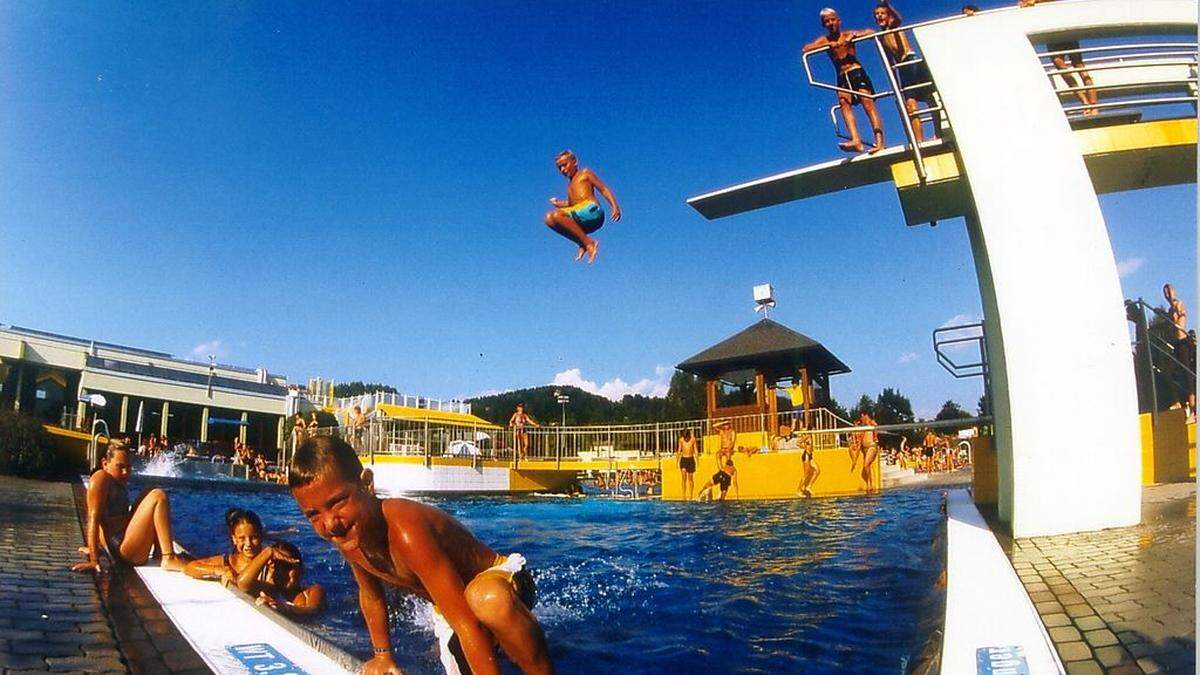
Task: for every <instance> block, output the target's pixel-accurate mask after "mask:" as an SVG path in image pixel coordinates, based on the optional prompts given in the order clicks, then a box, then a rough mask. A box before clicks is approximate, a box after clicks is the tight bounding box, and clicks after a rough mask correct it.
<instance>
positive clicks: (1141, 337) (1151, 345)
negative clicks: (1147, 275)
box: [1125, 298, 1196, 413]
mask: <svg viewBox="0 0 1200 675" xmlns="http://www.w3.org/2000/svg"><path fill="white" fill-rule="evenodd" d="M1125 306H1126V317H1127V318H1128V319H1129V320H1130V322H1132V323H1133V324H1134V326H1135V336H1134V340H1133V345H1134V347H1135V350H1136V348H1138V347H1144V348H1145V350H1144V352H1142V353H1141V354H1139V355H1138V359H1145V362H1144V363H1143V362H1141V361H1136V362H1135V363H1136V364H1137V368H1138V369H1141V370H1142V372H1143V373H1144V375H1142V376H1140V377H1139V381H1141V377H1145V378H1146V380H1145V381H1146V382H1147V384H1148V391H1147V392H1146V395H1147V398H1148V400H1147V401H1146V404H1147V406H1148V407H1149V409H1150V412H1151V413H1157V412H1158V408H1159V401H1158V383H1159V382H1165V383H1166V384H1167V385H1168V387H1169V389H1170V390H1172V391H1173V392H1174V394H1175V396H1176V398H1177V399H1178V400H1179V401H1184V400H1186V399H1187V397H1188V394H1190V393H1193V392H1195V387H1196V371H1195V368H1194V365H1193V364H1194V361H1193V363H1184V362H1183V361H1181V360H1180V359H1179V353H1178V351H1177V350H1176V345H1175V344H1171V343H1170V342H1168V341H1166V340H1165V339H1163V338H1162V337H1161V336H1158V335H1155V334H1153V333H1151V332H1150V322H1149V321H1147V320H1146V315H1147V311H1149V313H1150V314H1151V315H1153V316H1157V317H1159V318H1161V319H1163V320H1164V321H1166V322H1167V323H1168V324H1169V325H1170V326H1171V329H1172V330H1177V329H1176V328H1175V322H1174V321H1172V319H1171V316H1170V315H1169V314H1167V313H1166V312H1164V311H1162V310H1160V309H1159V308H1157V307H1155V306H1154V305H1151V304H1150V303H1148V302H1146V301H1145V300H1144V299H1142V298H1138V299H1137V300H1126V301H1125ZM1135 311H1136V312H1137V313H1136V314H1135V313H1134V312H1135ZM1183 342H1184V344H1185V345H1186V346H1187V348H1188V349H1190V350H1191V353H1192V354H1193V355H1194V354H1195V353H1196V338H1195V334H1194V333H1192V332H1189V333H1188V335H1187V337H1186V338H1185V339H1184V340H1183ZM1177 344H1178V343H1177ZM1156 355H1157V356H1159V357H1164V358H1165V361H1164V360H1162V359H1159V360H1158V362H1156V360H1155V356H1156ZM1192 358H1193V359H1194V358H1195V357H1194V356H1193V357H1192ZM1160 365H1162V366H1168V367H1169V368H1170V369H1177V371H1176V373H1175V374H1176V375H1177V376H1178V375H1179V374H1182V375H1183V377H1184V378H1185V379H1186V382H1187V384H1186V385H1183V384H1180V383H1179V382H1178V378H1177V377H1163V378H1162V379H1160V378H1159V375H1160V374H1162V375H1169V374H1170V373H1169V371H1166V372H1165V371H1164V369H1163V368H1162V367H1160ZM1140 387H1141V385H1140V384H1139V388H1140Z"/></svg>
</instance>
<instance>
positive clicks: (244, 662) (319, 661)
mask: <svg viewBox="0 0 1200 675" xmlns="http://www.w3.org/2000/svg"><path fill="white" fill-rule="evenodd" d="M136 569H137V572H138V576H140V577H141V578H142V581H143V582H145V584H146V587H147V588H149V589H150V592H151V593H152V594H154V597H155V599H156V600H158V603H159V605H161V606H162V609H163V611H164V612H166V613H167V616H169V617H170V618H171V621H172V622H173V623H174V624H175V627H176V628H178V629H179V632H180V633H181V634H182V635H183V636H184V637H185V638H186V639H187V641H188V642H189V643H191V645H192V647H193V648H194V649H195V650H196V653H197V654H199V655H200V658H201V659H203V660H204V662H205V663H206V664H207V665H208V667H209V668H211V669H212V671H213V672H214V673H221V674H226V673H228V674H230V675H235V674H236V675H245V674H246V673H260V672H267V673H272V674H273V675H287V674H288V673H297V674H300V673H308V674H309V675H318V674H319V673H346V672H349V671H347V670H346V669H345V668H344V667H343V666H342V665H340V664H339V663H338V662H337V661H335V660H333V659H332V658H331V657H329V656H326V655H325V654H322V653H321V652H319V651H318V650H317V649H315V648H313V647H312V646H311V645H309V644H308V643H306V642H305V641H304V640H303V639H301V638H300V637H299V636H297V635H295V634H293V633H292V632H290V631H288V630H287V629H286V628H284V627H283V626H281V625H279V624H277V623H275V622H274V621H272V620H271V619H270V618H269V617H267V616H265V615H264V613H263V612H265V611H269V610H262V611H260V610H259V609H258V608H257V607H255V606H254V605H252V604H250V603H249V602H247V601H246V600H244V599H242V598H240V597H238V596H237V595H235V594H234V593H233V591H230V590H229V589H226V588H224V587H223V586H221V584H220V583H217V582H215V581H201V580H199V579H192V578H191V577H188V576H187V575H185V574H183V573H181V572H165V571H163V570H161V569H159V568H158V567H155V566H153V563H152V564H151V565H150V566H144V567H138V568H136ZM276 664H279V665H276ZM254 666H259V667H258V668H255V667H254Z"/></svg>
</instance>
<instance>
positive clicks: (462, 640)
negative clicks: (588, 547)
mask: <svg viewBox="0 0 1200 675" xmlns="http://www.w3.org/2000/svg"><path fill="white" fill-rule="evenodd" d="M288 485H289V487H291V490H292V496H293V497H295V498H296V502H297V503H298V504H299V505H300V509H301V511H303V512H304V516H305V517H306V518H308V522H309V523H310V524H312V526H313V529H314V530H316V532H317V534H318V535H320V536H321V537H322V538H323V539H326V540H328V541H330V542H332V543H333V544H334V546H336V547H337V548H338V550H339V551H340V552H341V554H342V556H343V557H344V558H345V559H346V562H348V563H349V564H350V571H351V572H352V573H353V575H354V580H355V581H356V582H357V583H358V604H359V607H360V609H361V610H362V614H363V619H364V620H365V622H366V624H367V632H368V633H369V634H370V637H371V644H372V645H373V646H374V648H375V657H374V658H373V659H371V660H370V661H369V662H368V663H367V665H366V668H365V669H364V670H363V672H364V673H366V674H367V675H376V674H391V673H400V672H401V671H400V669H399V668H398V667H397V666H396V663H395V661H394V660H393V659H392V650H391V644H390V642H389V637H388V606H387V598H386V596H385V595H384V585H385V584H386V585H389V586H393V587H395V588H399V589H401V590H404V591H407V592H409V593H412V594H414V595H416V596H418V597H420V598H424V599H425V600H428V601H430V602H432V603H433V606H434V609H435V612H434V616H435V624H436V625H435V633H436V634H437V636H438V645H439V647H440V648H441V654H442V664H443V665H444V666H445V667H446V672H447V673H452V674H453V673H464V674H465V673H475V674H476V675H494V674H496V673H499V672H500V666H499V663H498V662H497V658H496V643H499V645H500V648H501V649H503V650H504V653H505V654H507V655H508V657H509V658H510V659H512V661H513V662H514V663H515V664H516V665H517V666H518V667H519V668H520V669H521V670H522V671H523V672H525V673H552V672H554V666H553V664H552V663H551V662H550V653H549V649H548V648H547V646H546V638H545V635H544V634H543V633H542V628H541V626H540V625H539V624H538V622H537V619H536V618H534V616H533V613H532V612H530V608H531V607H532V606H533V604H534V602H535V592H534V585H533V578H532V576H530V574H529V571H528V570H526V569H525V558H524V557H522V556H521V555H520V554H517V553H513V554H510V555H508V556H502V555H497V554H496V552H495V551H493V550H492V549H491V548H489V547H488V546H487V545H485V544H483V543H482V542H480V541H479V540H478V539H476V538H475V537H474V535H472V534H471V533H470V532H469V531H468V530H467V528H465V527H463V525H462V524H461V523H459V522H458V521H457V520H455V519H454V518H452V517H450V516H449V515H447V514H446V513H445V512H443V511H441V510H439V509H437V508H434V507H432V506H426V505H425V504H421V503H418V502H414V501H409V500H407V499H379V498H378V497H376V496H375V491H374V479H373V476H372V474H371V470H370V469H364V468H363V467H362V464H361V463H359V460H358V455H356V454H355V452H354V448H352V447H350V445H349V444H347V443H346V442H345V441H344V440H342V439H340V438H336V437H333V436H320V437H317V438H310V439H308V440H307V441H305V442H304V444H303V445H301V446H300V447H299V448H298V449H297V450H296V454H295V457H294V458H293V459H292V464H291V473H290V475H289V477H288Z"/></svg>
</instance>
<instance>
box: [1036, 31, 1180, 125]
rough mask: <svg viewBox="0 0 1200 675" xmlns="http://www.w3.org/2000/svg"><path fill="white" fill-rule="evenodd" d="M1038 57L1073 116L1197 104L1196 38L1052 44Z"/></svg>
mask: <svg viewBox="0 0 1200 675" xmlns="http://www.w3.org/2000/svg"><path fill="white" fill-rule="evenodd" d="M1055 46H1063V45H1055ZM1038 56H1039V57H1040V58H1041V59H1042V61H1043V63H1042V66H1043V67H1044V68H1045V70H1046V76H1047V77H1048V78H1050V81H1051V83H1052V84H1053V85H1054V86H1055V88H1056V90H1057V92H1058V95H1059V97H1060V98H1061V99H1063V100H1064V102H1065V103H1064V107H1063V112H1065V113H1067V114H1068V115H1083V116H1088V115H1092V114H1095V113H1098V112H1101V111H1111V110H1119V109H1131V108H1132V109H1136V110H1135V111H1134V113H1133V114H1134V116H1135V117H1140V116H1141V111H1142V109H1145V108H1147V107H1149V106H1162V105H1169V104H1191V105H1192V106H1193V107H1194V106H1195V105H1196V91H1197V87H1196V75H1197V43H1196V42H1195V41H1194V40H1178V41H1172V42H1165V41H1157V42H1141V43H1138V42H1127V43H1121V44H1108V45H1096V46H1088V47H1081V46H1079V45H1078V43H1075V44H1073V45H1070V48H1068V49H1057V50H1051V49H1049V48H1047V49H1045V50H1043V51H1041V52H1039V54H1038ZM1085 57H1086V58H1085ZM1089 81H1090V82H1089ZM1104 99H1107V100H1104ZM1076 101H1077V103H1074V102H1076ZM1193 112H1194V109H1193Z"/></svg>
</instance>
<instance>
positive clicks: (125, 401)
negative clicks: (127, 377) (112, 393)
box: [118, 396, 129, 433]
mask: <svg viewBox="0 0 1200 675" xmlns="http://www.w3.org/2000/svg"><path fill="white" fill-rule="evenodd" d="M128 417H129V397H128V396H122V397H121V422H120V423H119V424H118V427H119V429H120V431H121V433H125V429H126V427H127V426H128V423H127V422H126V418H128Z"/></svg>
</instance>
